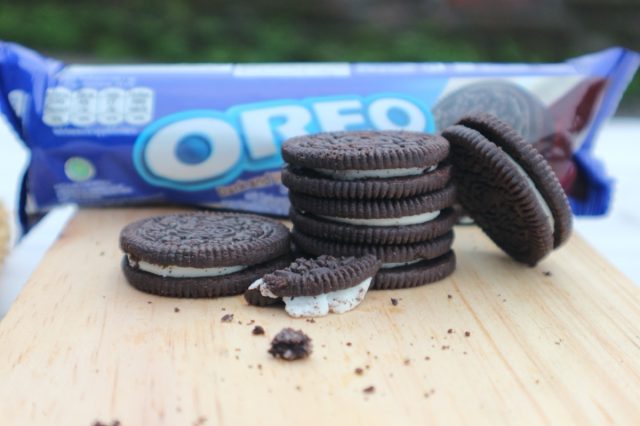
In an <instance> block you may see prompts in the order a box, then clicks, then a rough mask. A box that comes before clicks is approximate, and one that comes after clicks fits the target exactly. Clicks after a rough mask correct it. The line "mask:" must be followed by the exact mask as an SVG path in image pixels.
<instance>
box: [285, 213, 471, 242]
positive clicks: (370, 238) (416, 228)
mask: <svg viewBox="0 0 640 426" xmlns="http://www.w3.org/2000/svg"><path fill="white" fill-rule="evenodd" d="M289 218H290V219H291V222H293V225H294V226H295V228H296V229H297V230H299V231H301V232H304V233H305V234H307V235H310V236H312V237H317V238H320V239H325V240H334V241H340V242H343V243H352V244H412V243H416V242H420V241H426V240H431V239H434V238H437V237H439V236H441V235H444V234H446V233H447V232H449V231H451V228H453V225H454V224H455V223H456V221H457V219H458V216H457V214H456V212H455V211H454V210H453V209H452V208H445V209H444V210H440V213H439V214H438V215H437V217H435V218H434V219H433V220H430V221H427V222H424V223H418V224H414V225H404V226H366V225H350V224H346V223H341V222H337V221H333V220H327V219H322V218H320V217H318V216H314V215H311V214H303V213H300V212H298V211H297V210H296V209H294V208H292V209H291V210H289Z"/></svg>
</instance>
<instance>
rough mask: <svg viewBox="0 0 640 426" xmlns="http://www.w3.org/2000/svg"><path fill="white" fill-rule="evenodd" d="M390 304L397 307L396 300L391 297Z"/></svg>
mask: <svg viewBox="0 0 640 426" xmlns="http://www.w3.org/2000/svg"><path fill="white" fill-rule="evenodd" d="M391 304H392V305H393V306H398V299H394V298H393V297H392V298H391Z"/></svg>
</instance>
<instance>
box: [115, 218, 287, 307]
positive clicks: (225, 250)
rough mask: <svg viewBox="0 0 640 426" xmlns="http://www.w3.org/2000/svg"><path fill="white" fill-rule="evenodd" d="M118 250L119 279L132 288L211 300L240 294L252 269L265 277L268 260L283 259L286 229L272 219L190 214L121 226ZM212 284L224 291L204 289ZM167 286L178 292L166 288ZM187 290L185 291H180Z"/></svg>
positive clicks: (251, 278)
mask: <svg viewBox="0 0 640 426" xmlns="http://www.w3.org/2000/svg"><path fill="white" fill-rule="evenodd" d="M120 247H121V248H122V250H123V251H124V253H125V261H124V262H123V267H124V272H125V276H126V277H127V278H128V279H129V281H130V282H131V284H132V285H133V286H134V287H136V288H139V289H143V290H144V291H148V292H151V293H155V294H164V295H174V296H179V297H214V296H215V295H229V294H237V293H241V292H243V291H244V290H245V289H246V287H247V286H248V285H249V284H250V283H251V282H252V280H253V279H255V274H256V272H255V271H254V269H255V268H257V267H258V266H260V268H258V269H259V273H262V274H264V273H267V272H269V271H270V270H269V268H271V266H269V265H270V264H271V263H272V262H270V261H272V260H274V259H277V258H282V257H287V256H288V254H289V250H290V239H289V231H288V229H287V228H286V227H285V226H284V225H282V224H281V223H279V222H276V221H275V220H271V219H267V218H263V217H259V216H253V215H244V214H232V213H214V212H192V213H182V214H174V215H166V216H158V217H152V218H147V219H143V220H140V221H138V222H134V223H132V224H130V225H127V226H126V227H125V228H124V229H123V230H122V232H121V234H120ZM280 265H281V263H280V262H277V265H273V266H274V267H276V268H277V267H278V266H280ZM271 270H273V269H271ZM217 284H219V285H220V286H222V287H224V288H221V289H219V290H215V289H211V288H210V287H211V286H214V285H217ZM171 285H174V286H180V287H181V288H177V289H174V290H171V289H170V288H169V287H170V286H171ZM156 286H157V289H155V287H156ZM187 286H188V287H190V289H187V288H183V287H187ZM198 289H200V290H198Z"/></svg>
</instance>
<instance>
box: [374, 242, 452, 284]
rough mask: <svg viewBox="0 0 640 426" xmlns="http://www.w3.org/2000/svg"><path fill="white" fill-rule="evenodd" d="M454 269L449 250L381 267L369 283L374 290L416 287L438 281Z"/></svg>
mask: <svg viewBox="0 0 640 426" xmlns="http://www.w3.org/2000/svg"><path fill="white" fill-rule="evenodd" d="M455 269H456V256H455V254H454V252H453V250H450V251H448V252H446V253H445V254H443V255H442V256H438V257H436V258H433V259H427V260H423V261H421V262H418V263H415V264H411V265H406V266H401V267H392V268H381V269H380V271H378V273H377V274H376V277H375V278H374V280H373V283H372V284H371V288H372V289H375V290H395V289H402V288H411V287H418V286H421V285H425V284H430V283H433V282H436V281H440V280H442V279H444V278H446V277H448V276H449V275H451V274H452V273H453V271H454V270H455Z"/></svg>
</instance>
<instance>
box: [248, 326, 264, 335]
mask: <svg viewBox="0 0 640 426" xmlns="http://www.w3.org/2000/svg"><path fill="white" fill-rule="evenodd" d="M251 334H253V335H254V336H262V335H264V328H262V327H261V326H259V325H256V326H255V327H253V330H251Z"/></svg>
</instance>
